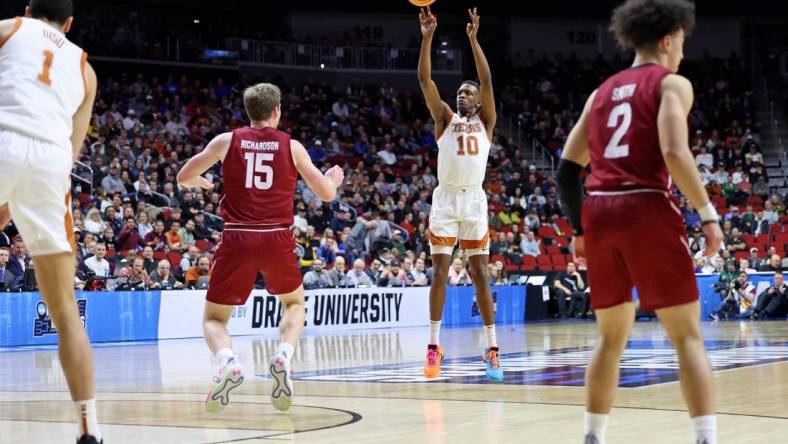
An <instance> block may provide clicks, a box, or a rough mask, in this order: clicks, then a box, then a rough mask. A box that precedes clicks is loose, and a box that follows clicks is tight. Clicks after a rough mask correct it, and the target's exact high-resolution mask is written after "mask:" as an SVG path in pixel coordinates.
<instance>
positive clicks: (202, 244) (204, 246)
mask: <svg viewBox="0 0 788 444" xmlns="http://www.w3.org/2000/svg"><path fill="white" fill-rule="evenodd" d="M194 246H195V247H197V248H199V249H200V251H202V252H203V253H204V252H206V251H208V250H210V249H211V248H212V247H213V244H212V243H210V242H208V241H207V240H205V239H200V240H198V241H197V242H195V244H194Z"/></svg>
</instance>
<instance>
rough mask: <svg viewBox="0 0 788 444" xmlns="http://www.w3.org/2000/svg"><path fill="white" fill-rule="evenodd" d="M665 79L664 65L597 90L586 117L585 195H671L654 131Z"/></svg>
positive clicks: (621, 76)
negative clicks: (587, 159)
mask: <svg viewBox="0 0 788 444" xmlns="http://www.w3.org/2000/svg"><path fill="white" fill-rule="evenodd" d="M669 74H671V71H670V70H668V69H667V68H665V67H664V66H662V65H658V64H647V65H640V66H636V67H632V68H629V69H625V70H623V71H621V72H619V73H617V74H615V75H613V76H611V77H610V78H608V79H607V80H606V81H605V82H604V83H602V85H601V86H600V87H599V88H598V89H597V92H596V96H595V97H594V101H593V103H592V105H591V110H590V113H589V115H588V146H589V151H590V155H591V175H590V176H589V177H588V179H587V180H586V188H587V189H588V190H589V191H591V192H595V191H596V192H616V191H628V190H638V189H655V190H664V191H668V190H669V188H670V187H671V179H670V176H669V174H668V170H667V167H666V166H665V162H664V160H663V159H662V151H661V150H660V145H659V132H658V130H657V113H658V112H659V106H660V103H661V101H662V87H661V84H662V79H664V78H665V76H667V75H669Z"/></svg>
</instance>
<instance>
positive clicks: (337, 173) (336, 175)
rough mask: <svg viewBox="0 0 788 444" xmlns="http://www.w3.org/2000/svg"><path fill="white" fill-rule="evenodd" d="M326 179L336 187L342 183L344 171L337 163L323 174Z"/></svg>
mask: <svg viewBox="0 0 788 444" xmlns="http://www.w3.org/2000/svg"><path fill="white" fill-rule="evenodd" d="M325 176H326V178H328V180H330V181H332V182H334V184H335V185H336V187H337V188H339V187H340V186H341V185H342V182H343V181H344V180H345V172H344V171H342V168H341V167H340V166H339V165H334V166H332V167H331V168H330V169H329V170H328V171H326V174H325Z"/></svg>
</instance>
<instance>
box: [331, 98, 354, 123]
mask: <svg viewBox="0 0 788 444" xmlns="http://www.w3.org/2000/svg"><path fill="white" fill-rule="evenodd" d="M331 112H332V113H333V114H334V116H336V117H337V118H339V117H348V116H350V110H349V109H348V107H347V104H346V103H345V98H344V97H340V98H339V99H338V100H337V101H336V102H334V104H333V105H331Z"/></svg>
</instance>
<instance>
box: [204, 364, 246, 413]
mask: <svg viewBox="0 0 788 444" xmlns="http://www.w3.org/2000/svg"><path fill="white" fill-rule="evenodd" d="M213 382H214V385H213V388H212V389H211V391H210V392H209V393H208V396H207V397H206V398H205V411H206V412H208V413H217V412H221V411H222V410H224V408H225V407H227V405H228V404H229V403H230V391H231V390H233V389H234V388H236V387H238V386H239V385H241V383H243V382H244V369H243V367H242V366H241V364H239V363H238V362H236V360H235V358H231V359H230V360H228V361H227V363H226V364H224V365H223V366H222V368H220V369H219V371H218V372H217V373H216V376H214V377H213Z"/></svg>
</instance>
